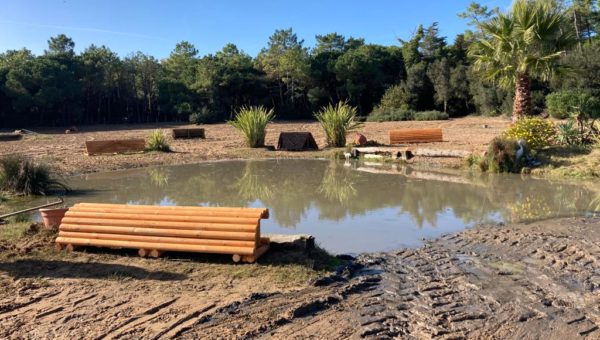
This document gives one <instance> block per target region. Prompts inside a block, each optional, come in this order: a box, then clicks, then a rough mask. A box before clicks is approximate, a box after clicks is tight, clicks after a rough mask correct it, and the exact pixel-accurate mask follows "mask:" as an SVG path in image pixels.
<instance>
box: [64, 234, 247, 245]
mask: <svg viewBox="0 0 600 340" xmlns="http://www.w3.org/2000/svg"><path fill="white" fill-rule="evenodd" d="M60 236H61V237H67V238H85V239H99V240H126V241H140V242H153V243H155V242H161V243H176V244H200V245H209V246H231V247H251V248H254V247H255V246H256V244H255V242H254V241H240V240H214V239H198V238H184V237H161V236H143V235H122V234H103V233H88V232H72V231H61V232H60Z"/></svg>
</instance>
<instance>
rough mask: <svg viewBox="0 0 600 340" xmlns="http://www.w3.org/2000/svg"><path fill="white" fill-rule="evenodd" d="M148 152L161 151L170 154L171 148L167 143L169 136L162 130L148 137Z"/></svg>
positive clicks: (153, 132)
mask: <svg viewBox="0 0 600 340" xmlns="http://www.w3.org/2000/svg"><path fill="white" fill-rule="evenodd" d="M146 150H148V151H160V152H170V151H171V147H170V146H169V143H168V142H167V136H165V134H164V133H163V132H162V131H161V130H154V131H152V133H150V135H149V136H148V142H147V143H146Z"/></svg>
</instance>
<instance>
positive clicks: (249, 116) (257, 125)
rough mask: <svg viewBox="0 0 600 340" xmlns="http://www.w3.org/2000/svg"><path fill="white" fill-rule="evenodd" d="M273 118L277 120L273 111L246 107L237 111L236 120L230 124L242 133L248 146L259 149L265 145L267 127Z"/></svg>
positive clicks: (257, 107) (260, 107)
mask: <svg viewBox="0 0 600 340" xmlns="http://www.w3.org/2000/svg"><path fill="white" fill-rule="evenodd" d="M273 118H275V113H274V111H273V109H270V110H267V109H266V108H264V107H262V106H246V107H242V108H241V109H239V110H238V111H237V113H236V115H235V119H234V120H232V121H229V124H231V125H232V126H233V127H235V128H236V129H238V130H240V131H242V133H243V134H244V138H245V139H246V145H247V146H249V147H251V148H258V147H261V146H264V145H265V136H266V135H267V125H268V124H269V123H270V122H271V121H272V120H273Z"/></svg>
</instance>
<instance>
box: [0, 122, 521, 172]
mask: <svg viewBox="0 0 600 340" xmlns="http://www.w3.org/2000/svg"><path fill="white" fill-rule="evenodd" d="M509 124H510V121H509V120H508V119H506V118H486V117H465V118H457V119H450V120H447V121H433V122H414V121H411V122H383V123H365V125H363V127H362V128H360V129H359V130H358V132H360V133H363V134H364V135H365V136H367V138H368V139H369V140H374V141H377V142H379V143H382V144H387V143H389V136H388V132H389V130H391V129H396V128H429V127H441V128H442V129H443V132H444V142H443V143H432V144H428V145H427V147H428V148H435V149H451V150H460V151H469V152H483V151H484V150H485V149H486V147H487V144H488V143H489V141H491V140H492V138H494V137H495V136H497V135H499V134H500V133H501V131H502V130H504V129H505V128H506V127H507V126H508V125H509ZM484 125H485V126H486V127H485V128H484ZM186 126H187V127H195V126H190V125H173V124H152V125H108V126H82V127H80V129H79V132H78V133H73V134H65V133H64V128H62V129H38V130H36V131H35V132H37V133H38V134H31V135H25V138H24V139H22V140H19V141H10V142H0V156H2V155H5V154H12V153H21V154H25V155H28V156H30V157H32V158H34V159H36V160H40V161H44V162H45V163H47V164H49V165H50V166H52V167H53V168H55V169H56V170H58V171H59V172H60V173H62V174H65V175H72V174H80V173H90V172H97V171H107V170H116V169H125V168H132V167H146V166H153V165H165V164H167V165H174V164H189V163H197V162H201V161H204V160H220V159H234V158H275V157H278V158H289V157H310V158H312V157H328V156H330V154H331V152H332V150H331V149H326V150H322V151H318V152H283V151H277V152H274V151H268V150H266V149H249V148H246V147H245V146H244V140H243V137H242V135H241V134H240V133H239V132H238V131H237V130H235V129H234V128H233V127H231V126H230V125H228V124H212V125H203V126H201V127H203V128H204V129H206V139H204V140H201V139H192V140H181V139H178V140H172V139H171V137H170V133H169V132H170V129H171V128H173V127H186ZM157 128H159V129H163V130H164V131H165V132H168V135H169V143H170V145H171V148H172V150H173V152H172V153H158V152H150V153H143V154H130V155H105V156H93V157H90V156H87V155H86V153H85V141H87V140H107V139H126V138H146V137H147V136H148V135H149V134H150V132H152V130H154V129H157ZM282 131H309V132H311V133H312V134H313V136H314V137H315V140H316V141H317V144H318V145H319V147H320V148H324V147H325V146H326V141H325V135H324V133H323V131H322V129H321V127H320V125H319V124H318V123H317V122H314V121H313V122H276V123H273V124H270V125H269V127H268V129H267V136H266V144H267V145H277V139H278V137H279V133H280V132H282ZM352 136H353V134H350V136H349V138H350V140H352ZM427 161H428V162H431V163H444V164H443V165H449V166H460V165H461V164H462V160H461V159H445V160H444V159H428V160H427ZM446 163H449V164H446Z"/></svg>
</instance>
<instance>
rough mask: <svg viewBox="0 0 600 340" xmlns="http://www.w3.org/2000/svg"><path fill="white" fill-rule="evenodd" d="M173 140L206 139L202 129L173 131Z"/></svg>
mask: <svg viewBox="0 0 600 340" xmlns="http://www.w3.org/2000/svg"><path fill="white" fill-rule="evenodd" d="M172 134H173V138H174V139H179V138H202V139H204V138H206V137H205V135H204V129H202V128H191V129H173V132H172Z"/></svg>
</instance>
